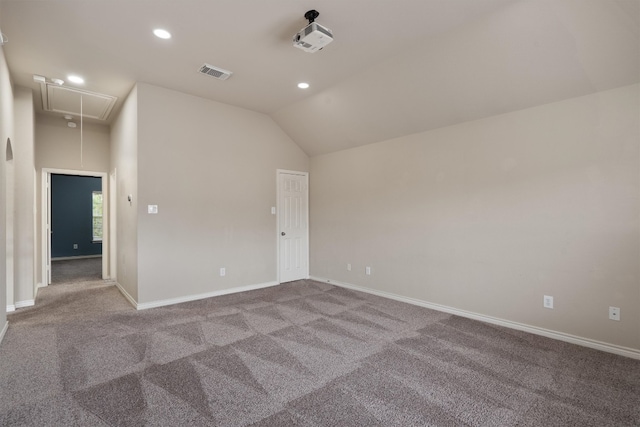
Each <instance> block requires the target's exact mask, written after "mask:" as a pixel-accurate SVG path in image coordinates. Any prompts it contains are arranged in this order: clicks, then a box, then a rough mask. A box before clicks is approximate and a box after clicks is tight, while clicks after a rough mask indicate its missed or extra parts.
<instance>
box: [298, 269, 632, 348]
mask: <svg viewBox="0 0 640 427" xmlns="http://www.w3.org/2000/svg"><path fill="white" fill-rule="evenodd" d="M310 279H311V280H316V281H318V282H325V283H330V284H332V285H336V286H340V287H342V288H347V289H353V290H354V291H360V292H365V293H368V294H373V295H377V296H380V297H384V298H389V299H393V300H396V301H400V302H406V303H408V304H413V305H418V306H420V307H425V308H430V309H432V310H437V311H442V312H445V313H449V314H454V315H456V316H461V317H466V318H469V319H474V320H479V321H481V322H486V323H491V324H493V325H498V326H504V327H506V328H511V329H516V330H518V331H524V332H529V333H532V334H536V335H541V336H543V337H547V338H552V339H556V340H559V341H564V342H568V343H571V344H577V345H580V346H583V347H589V348H593V349H595V350H600V351H605V352H607V353H613V354H617V355H620V356H625V357H630V358H632V359H638V360H640V350H636V349H633V348H629V347H623V346H619V345H615V344H609V343H606V342H602V341H597V340H592V339H589V338H583V337H579V336H576V335H571V334H567V333H564V332H558V331H553V330H551V329H545V328H539V327H537V326H531V325H527V324H525V323H519V322H513V321H511V320H505V319H500V318H497V317H492V316H486V315H484V314H479V313H474V312H471V311H466V310H460V309H457V308H454V307H449V306H446V305H441V304H434V303H431V302H427V301H423V300H419V299H416V298H409V297H405V296H402V295H397V294H393V293H390V292H384V291H378V290H375V289H368V288H365V287H362V286H357V285H352V284H350V283H343V282H338V281H336V280H333V279H327V278H324V277H314V276H311V277H310Z"/></svg>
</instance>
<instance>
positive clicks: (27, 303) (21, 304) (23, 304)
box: [16, 299, 36, 308]
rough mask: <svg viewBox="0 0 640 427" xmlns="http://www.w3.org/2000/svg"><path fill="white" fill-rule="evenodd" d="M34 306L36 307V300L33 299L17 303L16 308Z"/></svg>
mask: <svg viewBox="0 0 640 427" xmlns="http://www.w3.org/2000/svg"><path fill="white" fill-rule="evenodd" d="M33 305H36V300H33V299H28V300H24V301H18V302H16V308H24V307H31V306H33Z"/></svg>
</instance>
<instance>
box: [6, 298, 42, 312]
mask: <svg viewBox="0 0 640 427" xmlns="http://www.w3.org/2000/svg"><path fill="white" fill-rule="evenodd" d="M35 304H36V301H35V300H32V299H28V300H24V301H16V303H15V304H7V313H11V312H12V311H16V309H18V308H25V307H31V306H33V305H35Z"/></svg>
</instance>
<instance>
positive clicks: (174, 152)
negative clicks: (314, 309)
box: [120, 84, 308, 303]
mask: <svg viewBox="0 0 640 427" xmlns="http://www.w3.org/2000/svg"><path fill="white" fill-rule="evenodd" d="M278 168H281V169H289V170H298V171H307V170H308V157H307V156H306V154H304V152H302V150H301V149H300V148H299V147H298V146H297V145H296V144H295V143H294V142H293V141H292V140H291V139H290V138H289V137H288V136H286V135H285V134H284V132H283V131H282V130H281V129H280V128H279V127H278V126H277V125H276V124H275V123H274V122H273V120H272V119H271V118H269V117H268V116H266V115H264V114H260V113H256V112H252V111H248V110H245V109H241V108H236V107H232V106H229V105H226V104H221V103H218V102H213V101H209V100H205V99H202V98H198V97H195V96H190V95H185V94H182V93H179V92H174V91H171V90H166V89H162V88H159V87H155V86H151V85H148V84H139V85H138V192H139V196H138V205H137V209H138V274H139V276H138V279H139V283H138V285H139V286H138V288H139V294H138V296H139V302H141V303H146V302H152V301H157V300H165V299H170V298H176V297H184V296H191V295H198V294H203V293H208V292H214V291H219V290H224V289H229V288H233V287H237V286H247V285H256V284H263V283H270V282H274V281H276V280H277V277H276V276H277V274H276V272H277V270H276V267H277V266H276V258H277V256H276V242H277V241H276V216H275V215H272V214H271V207H272V206H276V170H277V169H278ZM120 199H122V198H120ZM149 204H154V205H158V209H159V212H158V214H157V215H149V214H147V205H149ZM221 267H225V268H226V273H227V274H226V276H225V277H220V275H219V269H220V268H221Z"/></svg>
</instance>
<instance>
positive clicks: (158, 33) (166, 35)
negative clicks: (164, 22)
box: [153, 28, 171, 39]
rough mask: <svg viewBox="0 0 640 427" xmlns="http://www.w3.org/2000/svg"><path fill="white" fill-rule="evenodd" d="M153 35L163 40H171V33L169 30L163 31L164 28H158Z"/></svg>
mask: <svg viewBox="0 0 640 427" xmlns="http://www.w3.org/2000/svg"><path fill="white" fill-rule="evenodd" d="M153 34H154V35H155V36H156V37H158V38H161V39H170V38H171V33H170V32H169V31H167V30H163V29H162V28H156V29H155V30H153Z"/></svg>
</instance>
